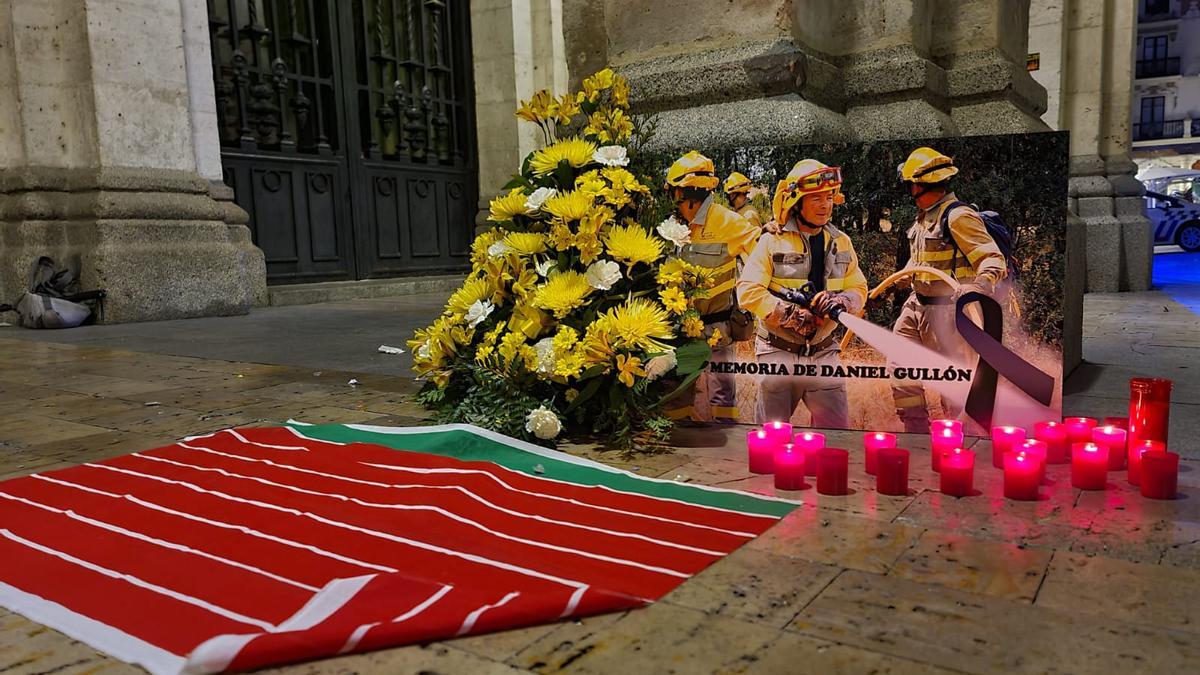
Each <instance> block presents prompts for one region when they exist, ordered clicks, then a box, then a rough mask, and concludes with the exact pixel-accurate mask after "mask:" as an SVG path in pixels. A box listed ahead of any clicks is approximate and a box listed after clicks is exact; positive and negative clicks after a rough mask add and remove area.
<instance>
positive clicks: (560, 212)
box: [542, 190, 593, 222]
mask: <svg viewBox="0 0 1200 675" xmlns="http://www.w3.org/2000/svg"><path fill="white" fill-rule="evenodd" d="M592 204H593V198H592V195H590V194H588V193H586V192H580V191H579V190H572V191H570V192H560V193H558V194H556V195H554V196H553V197H551V198H549V199H547V200H546V201H545V203H543V204H542V210H543V211H545V212H546V213H549V214H550V215H552V216H554V217H555V218H559V219H561V220H563V221H565V222H572V221H576V220H582V219H583V217H584V216H586V215H587V214H588V211H590V210H591V209H592Z"/></svg>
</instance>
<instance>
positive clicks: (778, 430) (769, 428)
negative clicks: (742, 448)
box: [763, 422, 792, 445]
mask: <svg viewBox="0 0 1200 675" xmlns="http://www.w3.org/2000/svg"><path fill="white" fill-rule="evenodd" d="M763 431H764V432H766V434H767V438H769V439H771V441H772V442H774V443H777V444H778V445H784V444H786V443H791V442H792V425H791V424H789V423H787V422H767V423H766V424H764V425H763Z"/></svg>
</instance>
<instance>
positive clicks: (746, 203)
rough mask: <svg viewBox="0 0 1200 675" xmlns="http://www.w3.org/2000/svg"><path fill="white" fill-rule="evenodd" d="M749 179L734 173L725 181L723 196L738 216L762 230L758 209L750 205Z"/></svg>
mask: <svg viewBox="0 0 1200 675" xmlns="http://www.w3.org/2000/svg"><path fill="white" fill-rule="evenodd" d="M751 187H753V186H752V185H751V184H750V179H749V178H747V177H745V176H744V175H742V174H740V173H738V172H737V171H734V172H733V173H731V174H729V177H728V178H726V179H725V195H726V196H728V197H729V205H730V206H731V207H733V210H734V211H737V212H738V215H739V216H741V217H743V218H745V219H746V220H748V221H750V224H751V225H753V226H755V227H757V228H760V229H761V228H762V217H761V216H759V215H758V209H756V208H754V204H751V203H750V188H751Z"/></svg>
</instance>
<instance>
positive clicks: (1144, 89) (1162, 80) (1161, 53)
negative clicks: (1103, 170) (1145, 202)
mask: <svg viewBox="0 0 1200 675" xmlns="http://www.w3.org/2000/svg"><path fill="white" fill-rule="evenodd" d="M1137 31H1138V32H1137V45H1136V48H1135V51H1134V58H1135V59H1136V61H1135V63H1136V70H1135V79H1134V84H1133V94H1134V95H1133V106H1132V120H1133V156H1134V159H1135V160H1137V162H1138V165H1139V166H1142V167H1150V166H1170V167H1180V168H1191V167H1192V166H1193V165H1194V164H1196V163H1197V161H1198V160H1200V0H1138V28H1137ZM1198 167H1200V165H1198Z"/></svg>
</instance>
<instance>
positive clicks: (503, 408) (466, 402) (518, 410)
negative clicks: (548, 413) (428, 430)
mask: <svg viewBox="0 0 1200 675" xmlns="http://www.w3.org/2000/svg"><path fill="white" fill-rule="evenodd" d="M464 379H465V378H455V381H458V382H462V381H464ZM466 381H469V382H471V384H470V385H469V386H467V387H466V388H465V391H463V392H461V393H457V392H456V394H457V395H453V396H443V398H442V399H441V401H440V402H439V403H437V404H434V403H431V402H428V399H426V400H422V399H421V396H422V395H425V394H426V392H427V391H429V390H430V389H434V390H436V389H437V388H436V387H426V389H424V390H422V392H421V394H420V395H418V398H417V401H418V402H420V403H425V404H426V405H430V406H431V407H433V408H434V415H433V418H434V420H435V421H436V422H438V423H439V424H450V423H457V424H474V425H476V426H480V427H483V428H485V429H492V430H494V431H498V432H500V433H502V434H505V435H506V436H512V437H513V438H520V439H523V440H526V441H529V442H530V443H537V444H539V445H544V446H547V447H554V443H553V441H544V440H542V439H540V438H537V437H536V436H534V435H533V434H531V433H529V432H528V431H526V430H525V418H526V416H527V415H528V414H529V411H530V410H533V409H534V408H537V407H538V406H539V405H542V404H544V403H546V401H544V400H542V399H539V398H537V397H536V396H532V395H530V394H529V393H528V392H527V391H525V390H524V388H521V387H517V386H514V384H513V383H512V382H511V381H510V380H507V379H506V378H504V377H501V376H499V375H497V374H495V373H492V372H491V371H488V370H486V369H480V368H475V369H471V376H470V378H469V379H466ZM443 391H444V390H443Z"/></svg>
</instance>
